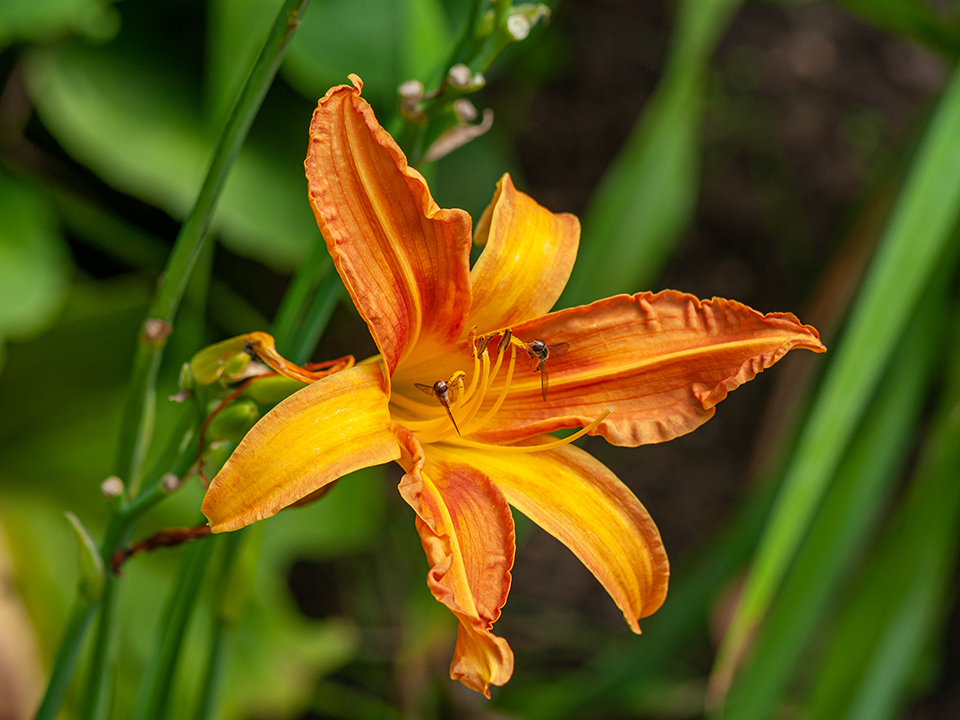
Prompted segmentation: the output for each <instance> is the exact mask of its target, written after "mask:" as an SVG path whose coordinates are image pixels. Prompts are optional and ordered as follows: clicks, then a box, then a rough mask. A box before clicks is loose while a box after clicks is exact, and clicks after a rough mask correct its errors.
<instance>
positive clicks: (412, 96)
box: [397, 80, 423, 103]
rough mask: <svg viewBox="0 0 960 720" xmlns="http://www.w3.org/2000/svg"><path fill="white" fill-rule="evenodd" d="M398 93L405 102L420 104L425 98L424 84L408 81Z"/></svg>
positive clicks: (399, 88) (401, 86) (417, 81)
mask: <svg viewBox="0 0 960 720" xmlns="http://www.w3.org/2000/svg"><path fill="white" fill-rule="evenodd" d="M397 93H398V94H399V95H400V98H401V99H402V100H404V101H405V102H411V103H415V102H419V101H420V100H421V99H422V98H423V83H422V82H420V81H419V80H407V81H406V82H405V83H403V84H402V85H400V87H398V88H397Z"/></svg>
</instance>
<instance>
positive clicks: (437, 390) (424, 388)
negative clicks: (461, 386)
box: [414, 380, 460, 435]
mask: <svg viewBox="0 0 960 720" xmlns="http://www.w3.org/2000/svg"><path fill="white" fill-rule="evenodd" d="M414 385H415V386H416V387H417V390H420V391H421V392H425V393H426V394H427V395H431V396H432V397H435V398H436V399H437V400H439V401H440V404H441V405H443V409H444V410H446V411H447V417H449V418H450V422H452V423H453V428H454V429H455V430H456V431H457V435H459V434H460V428H458V427H457V421H456V420H454V419H453V412H451V410H450V403H452V402H455V401H456V399H457V394H458V387H457V385H456V384H455V383H454V382H451V381H447V380H437V381H436V382H435V383H434V384H433V385H424V384H423V383H414Z"/></svg>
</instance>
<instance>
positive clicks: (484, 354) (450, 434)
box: [390, 331, 612, 453]
mask: <svg viewBox="0 0 960 720" xmlns="http://www.w3.org/2000/svg"><path fill="white" fill-rule="evenodd" d="M504 338H505V340H506V342H504V340H501V342H500V345H499V347H498V349H497V352H496V361H491V359H490V354H489V353H488V351H487V345H488V344H489V338H486V339H485V341H484V340H481V342H480V343H479V345H474V353H473V373H472V374H471V376H470V383H469V385H468V386H466V387H465V380H466V378H467V374H466V373H465V372H463V371H462V370H458V371H457V372H455V373H454V374H453V375H451V376H450V379H449V380H447V381H446V383H447V386H448V387H449V388H450V389H451V390H450V397H451V398H452V400H451V401H450V402H449V409H450V413H451V415H453V418H454V420H455V421H456V425H457V427H459V429H460V432H459V433H458V432H457V430H456V428H455V427H454V425H453V423H451V422H450V418H449V417H447V410H446V408H445V407H444V406H443V403H442V402H440V401H439V400H438V401H437V402H434V403H423V402H419V401H417V400H413V399H411V398H409V397H406V396H404V395H401V394H399V393H396V392H395V393H393V394H392V396H391V398H390V402H391V404H392V405H393V406H394V407H393V408H391V410H392V411H394V414H395V415H397V416H398V417H397V420H398V421H399V422H400V423H401V424H402V425H403V426H404V427H406V428H407V429H408V430H410V431H411V432H412V433H414V435H416V437H417V440H419V441H420V444H421V445H427V444H430V443H436V442H445V443H449V444H451V445H460V446H463V447H470V448H479V449H486V450H495V451H497V452H522V453H527V452H539V451H542V450H551V449H553V448H556V447H560V446H561V445H566V444H568V443H571V442H573V441H574V440H576V439H577V438H580V437H583V436H584V435H586V434H587V433H588V432H590V431H591V430H593V429H594V428H596V427H597V426H598V425H599V424H600V423H601V422H603V421H604V420H605V419H606V418H607V416H608V415H609V414H610V413H611V412H612V409H608V410H606V411H605V412H603V413H602V414H601V415H600V416H599V417H597V418H596V419H595V420H594V421H593V422H591V423H590V424H589V425H586V426H584V427H583V428H581V429H580V430H579V431H577V432H576V433H574V434H572V435H569V436H568V437H565V438H561V439H558V440H555V441H553V442H549V443H543V444H540V445H497V444H492V443H484V442H479V441H476V440H470V439H468V438H467V437H465V436H467V435H472V434H474V433H476V432H478V431H479V430H481V429H482V428H483V427H484V426H485V425H486V424H487V423H489V422H490V420H491V419H492V418H493V417H494V415H496V414H497V411H498V410H500V408H501V406H502V405H503V402H504V400H506V398H507V395H508V393H509V392H510V385H511V383H512V381H513V375H514V370H515V369H516V364H517V350H518V349H520V350H522V351H523V352H526V346H525V344H524V343H523V342H522V341H520V340H518V339H516V338H514V337H512V336H511V335H510V333H509V331H507V332H506V334H505V335H504ZM505 344H506V345H507V347H503V345H505ZM479 348H482V349H480V351H479V352H478V351H477V350H478V349H479ZM508 351H509V354H510V360H509V362H508V363H507V367H506V376H505V378H504V381H503V387H502V388H501V389H500V391H499V393H498V395H497V397H496V400H495V401H494V403H493V404H492V405H491V406H490V407H489V408H488V409H487V411H486V412H484V413H483V414H482V415H481V414H480V408H481V407H482V405H483V402H484V400H485V399H486V397H487V395H488V394H489V393H490V392H491V391H492V389H493V385H494V382H495V380H496V379H497V377H498V375H499V373H500V371H501V369H502V367H503V360H504V356H506V355H507V352H508ZM420 418H426V419H420Z"/></svg>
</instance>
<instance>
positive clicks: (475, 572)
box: [395, 426, 515, 697]
mask: <svg viewBox="0 0 960 720" xmlns="http://www.w3.org/2000/svg"><path fill="white" fill-rule="evenodd" d="M395 431H396V433H397V439H398V440H399V442H400V446H401V448H402V450H403V456H402V458H401V464H402V465H403V466H404V468H405V469H406V470H407V474H406V475H404V477H403V481H402V482H401V483H400V494H401V495H402V496H403V498H404V500H406V501H407V503H408V504H409V505H410V507H412V508H413V509H414V511H415V512H416V513H417V532H419V534H420V540H421V542H422V544H423V549H424V552H425V553H426V555H427V560H428V561H429V563H430V572H429V573H428V574H427V585H428V586H429V588H430V591H431V592H432V593H433V596H434V597H435V598H436V599H437V600H439V601H440V602H442V603H443V604H444V605H446V606H447V607H448V608H449V609H450V611H451V612H453V614H454V615H455V616H456V617H457V619H458V620H459V621H460V627H459V629H458V633H457V646H456V649H455V651H454V657H453V662H452V663H451V665H450V677H452V678H453V679H455V680H459V681H460V682H462V683H463V684H464V685H466V686H467V687H469V688H471V689H473V690H476V691H477V692H482V693H483V694H484V695H486V696H487V697H490V689H489V688H490V685H503V684H504V683H505V682H507V680H509V679H510V676H511V675H512V674H513V652H512V651H511V650H510V646H509V645H508V644H507V642H506V640H504V639H503V638H499V637H497V636H495V635H494V634H493V633H492V632H490V629H491V628H492V627H493V623H494V622H495V621H496V620H497V618H498V617H499V616H500V608H501V607H503V604H504V603H505V602H506V600H507V593H508V592H509V590H510V569H511V567H512V566H513V557H514V552H515V541H514V528H513V517H512V516H511V514H510V508H509V507H508V506H507V502H506V500H505V499H504V497H503V494H502V493H501V492H500V490H499V489H498V488H497V487H496V485H494V484H493V483H492V482H491V481H490V479H489V478H487V477H486V476H485V475H483V473H481V472H479V471H477V470H475V469H472V468H463V467H460V466H450V465H447V464H445V463H438V464H435V463H432V462H427V460H426V458H425V457H424V454H423V449H422V448H421V446H420V444H419V442H417V440H416V438H415V437H414V436H413V434H412V433H410V432H409V431H407V430H406V429H405V428H403V427H400V426H395Z"/></svg>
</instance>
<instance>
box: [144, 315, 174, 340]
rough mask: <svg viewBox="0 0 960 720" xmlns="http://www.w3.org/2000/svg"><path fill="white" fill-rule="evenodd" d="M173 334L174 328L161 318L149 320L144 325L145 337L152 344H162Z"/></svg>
mask: <svg viewBox="0 0 960 720" xmlns="http://www.w3.org/2000/svg"><path fill="white" fill-rule="evenodd" d="M172 332H173V326H172V325H171V324H170V323H168V322H167V321H166V320H161V319H160V318H148V319H147V321H146V322H145V323H144V324H143V334H144V337H146V339H147V340H148V341H149V342H152V343H162V342H164V341H165V340H166V339H167V338H168V337H170V333H172Z"/></svg>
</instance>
